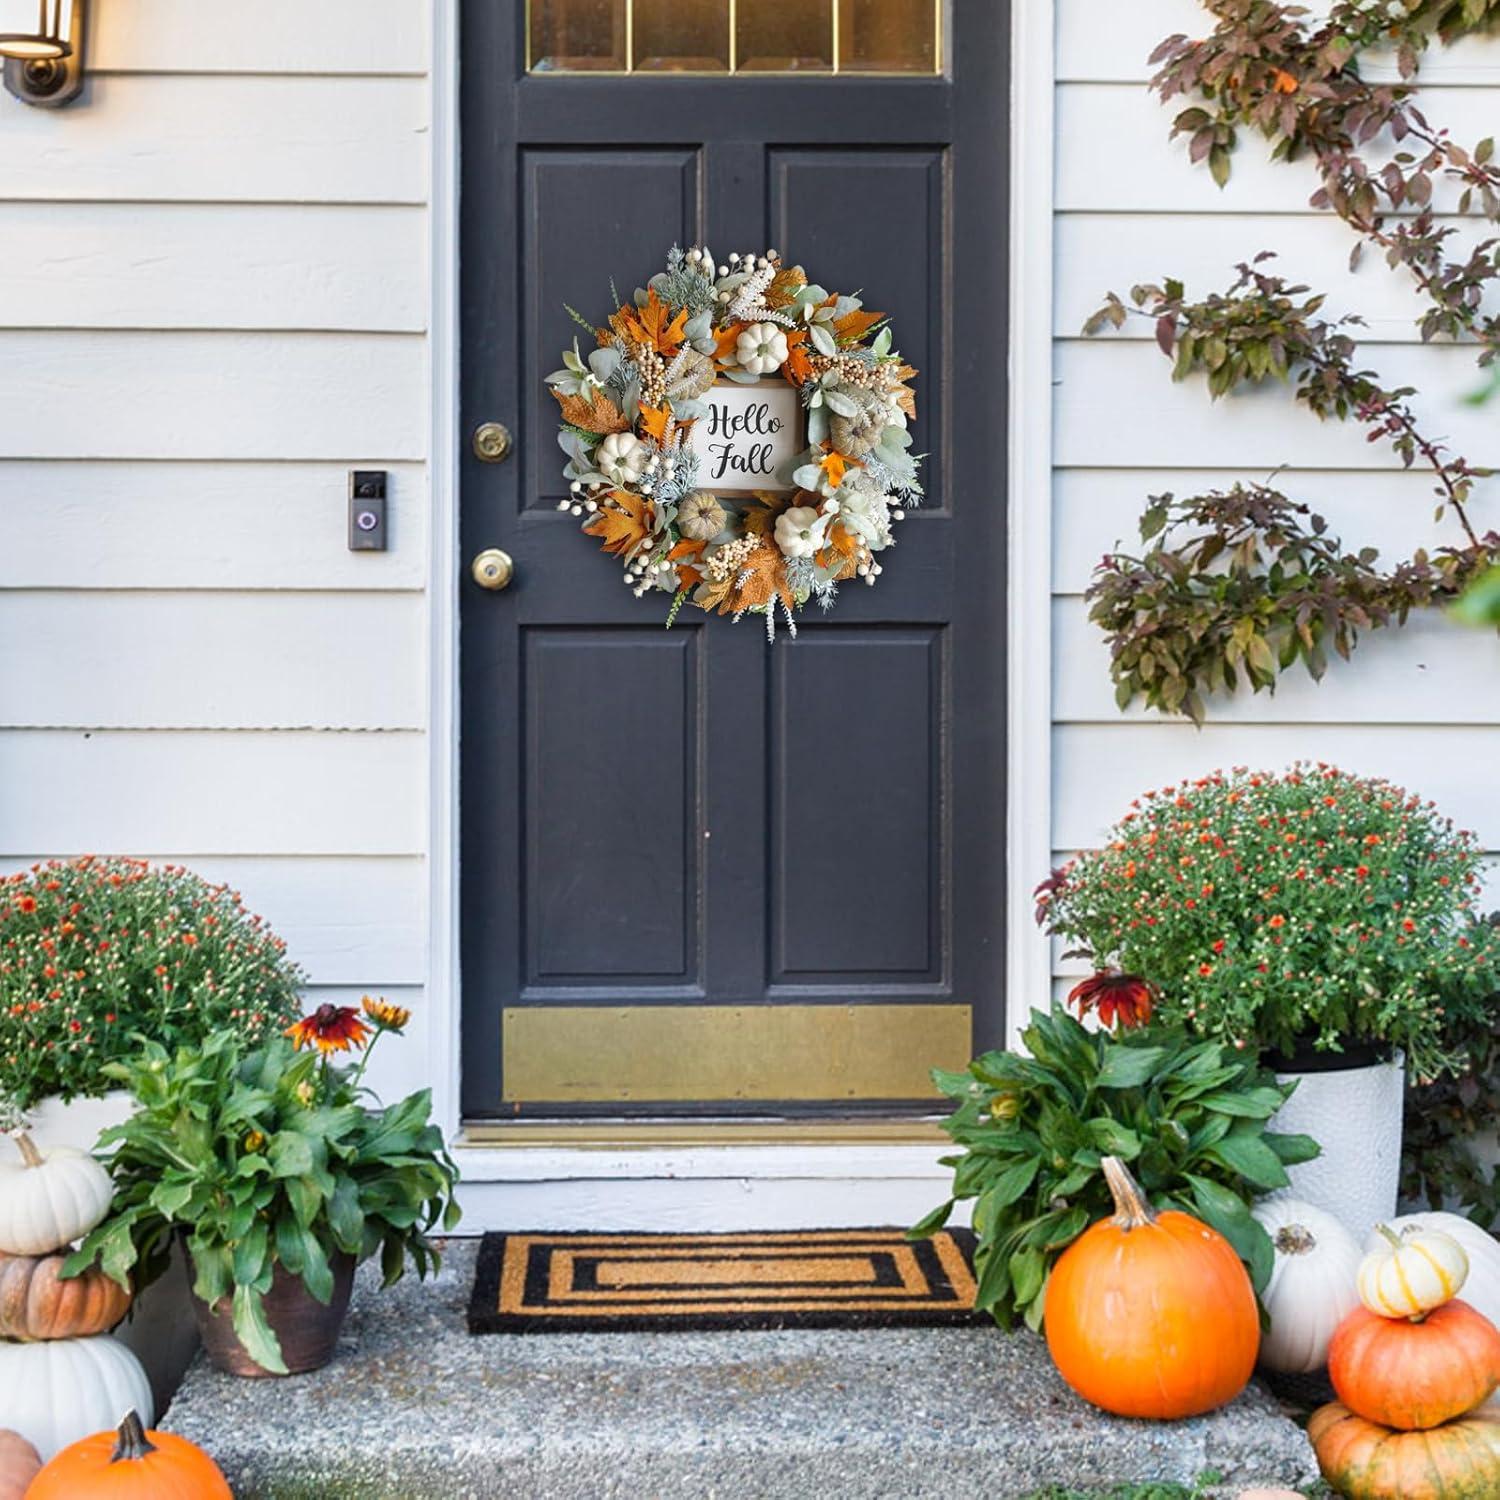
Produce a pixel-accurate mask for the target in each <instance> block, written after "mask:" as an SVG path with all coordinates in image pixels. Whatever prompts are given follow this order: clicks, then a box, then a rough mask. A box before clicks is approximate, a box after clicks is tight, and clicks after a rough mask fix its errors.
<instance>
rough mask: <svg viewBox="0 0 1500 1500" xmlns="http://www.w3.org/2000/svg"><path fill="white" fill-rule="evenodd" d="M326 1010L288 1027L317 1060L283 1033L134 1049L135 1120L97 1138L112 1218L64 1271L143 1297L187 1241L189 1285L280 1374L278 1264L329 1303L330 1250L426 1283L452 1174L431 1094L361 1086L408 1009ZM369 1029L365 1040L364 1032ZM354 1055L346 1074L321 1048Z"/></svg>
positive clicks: (121, 1066)
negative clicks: (390, 1096) (396, 1099)
mask: <svg viewBox="0 0 1500 1500" xmlns="http://www.w3.org/2000/svg"><path fill="white" fill-rule="evenodd" d="M365 1011H366V1015H367V1016H368V1017H369V1022H370V1024H369V1025H367V1023H366V1022H365V1021H364V1020H361V1019H360V1018H359V1016H358V1014H357V1012H355V1011H354V1010H353V1009H352V1008H351V1007H334V1006H325V1007H323V1008H322V1009H321V1010H320V1011H318V1012H317V1013H316V1014H315V1015H313V1016H310V1017H308V1018H307V1019H306V1020H304V1021H303V1022H301V1023H299V1024H298V1026H297V1027H296V1028H293V1030H294V1031H295V1032H296V1033H297V1036H298V1040H299V1041H305V1042H307V1043H308V1044H309V1045H310V1046H311V1047H313V1048H314V1049H315V1050H309V1051H299V1050H297V1047H296V1046H295V1045H294V1043H293V1041H292V1040H290V1039H289V1038H287V1037H277V1038H275V1039H274V1040H272V1041H270V1042H268V1043H266V1044H265V1045H264V1046H261V1047H257V1048H255V1049H253V1050H250V1051H248V1052H247V1051H245V1050H244V1049H243V1047H242V1045H241V1043H240V1041H239V1039H237V1038H235V1037H233V1036H230V1035H221V1036H215V1037H211V1038H209V1039H208V1040H207V1041H205V1042H204V1043H202V1045H201V1046H195V1047H185V1048H181V1049H179V1050H178V1051H177V1052H176V1053H175V1054H173V1053H171V1052H169V1051H168V1050H167V1049H166V1048H165V1047H163V1046H161V1045H160V1044H159V1043H157V1042H152V1041H144V1042H143V1045H142V1049H141V1051H140V1053H139V1055H138V1056H137V1057H136V1058H135V1059H134V1060H132V1061H130V1062H128V1063H111V1064H110V1065H109V1066H108V1068H107V1070H106V1071H107V1073H108V1074H109V1076H110V1077H111V1078H114V1079H116V1080H118V1081H119V1082H120V1083H121V1084H124V1085H125V1086H126V1087H128V1088H130V1089H131V1091H132V1092H133V1093H134V1094H135V1096H136V1098H137V1099H138V1100H139V1101H140V1106H141V1107H140V1108H139V1110H138V1111H137V1112H136V1113H135V1114H134V1115H133V1116H132V1117H131V1118H130V1119H129V1120H127V1121H126V1122H125V1124H123V1125H121V1126H118V1127H116V1128H114V1129H111V1130H108V1131H106V1132H105V1133H104V1135H103V1136H102V1137H101V1146H102V1147H103V1148H104V1149H105V1151H106V1153H107V1155H106V1161H107V1164H108V1166H109V1169H110V1172H111V1174H112V1175H113V1177H114V1180H115V1199H114V1205H113V1208H112V1210H111V1213H110V1216H109V1217H108V1218H107V1219H106V1220H105V1221H104V1222H103V1223H102V1224H101V1225H99V1227H98V1228H97V1229H95V1230H94V1231H93V1232H92V1233H91V1234H89V1235H88V1236H87V1237H86V1238H85V1239H84V1241H83V1243H82V1245H81V1246H80V1247H79V1249H78V1250H77V1252H75V1253H74V1254H73V1255H72V1256H71V1257H70V1258H69V1260H68V1263H67V1266H66V1268H65V1274H67V1275H78V1274H80V1273H81V1272H83V1271H84V1270H86V1269H87V1268H88V1267H89V1266H92V1265H94V1264H96V1263H97V1264H98V1265H100V1266H101V1267H102V1268H103V1269H104V1270H105V1272H106V1273H107V1274H108V1275H110V1276H111V1277H113V1278H114V1279H115V1280H116V1281H118V1282H120V1283H121V1284H122V1285H128V1284H129V1283H130V1282H131V1280H132V1278H133V1279H134V1281H135V1284H136V1287H137V1289H139V1288H140V1287H141V1286H144V1285H148V1284H149V1283H150V1282H151V1281H153V1280H154V1279H155V1278H156V1277H157V1276H159V1275H160V1274H161V1273H162V1271H163V1270H165V1269H166V1265H167V1260H168V1256H169V1253H170V1250H171V1247H172V1243H173V1241H174V1240H175V1239H177V1238H179V1237H180V1238H181V1239H182V1240H183V1241H184V1242H185V1244H186V1248H187V1252H188V1255H189V1257H190V1259H191V1262H192V1268H193V1276H194V1283H193V1290H194V1291H195V1292H196V1293H197V1295H198V1296H199V1297H200V1298H202V1300H203V1301H204V1302H206V1303H207V1304H208V1305H209V1306H210V1307H218V1306H219V1305H220V1304H221V1303H224V1302H225V1301H228V1302H230V1303H231V1305H232V1309H233V1318H234V1329H235V1333H236V1334H237V1335H238V1337H239V1339H240V1342H241V1343H242V1344H243V1345H244V1346H245V1348H246V1349H247V1350H248V1351H249V1353H250V1354H251V1356H252V1357H253V1358H254V1359H255V1361H256V1362H257V1363H258V1364H260V1365H262V1366H263V1367H264V1368H266V1369H268V1370H273V1371H277V1372H283V1373H284V1372H285V1369H286V1366H285V1363H284V1362H283V1360H282V1355H281V1347H280V1343H279V1341H278V1340H277V1338H276V1335H275V1333H274V1332H273V1330H272V1329H271V1327H270V1325H269V1323H268V1322H267V1319H266V1314H265V1308H264V1305H263V1298H264V1296H265V1294H266V1292H267V1291H269V1290H270V1287H271V1281H272V1276H273V1273H274V1271H275V1268H276V1267H277V1266H278V1265H280V1266H282V1267H284V1268H285V1269H286V1271H288V1272H290V1273H291V1274H293V1275H295V1276H298V1277H300V1278H301V1280H302V1282H303V1284H304V1285H305V1286H306V1288H307V1290H308V1292H309V1293H311V1295H312V1296H313V1297H315V1298H316V1299H317V1300H318V1301H319V1302H322V1303H324V1304H325V1305H326V1304H327V1303H328V1302H329V1301H330V1300H331V1298H332V1296H333V1291H334V1269H333V1260H334V1258H335V1257H336V1256H338V1255H347V1256H352V1257H354V1259H355V1260H356V1261H364V1260H367V1259H369V1258H371V1257H372V1256H374V1255H376V1254H378V1255H379V1256H380V1260H381V1266H382V1269H383V1271H384V1276H385V1284H386V1285H387V1286H389V1285H391V1284H393V1283H394V1282H396V1281H398V1280H400V1278H401V1276H402V1275H403V1274H404V1272H405V1269H406V1263H407V1260H408V1258H409V1259H410V1260H411V1261H412V1263H413V1264H414V1265H415V1267H416V1270H417V1273H418V1274H419V1275H420V1276H424V1277H425V1276H426V1275H427V1274H428V1273H429V1272H431V1271H435V1270H436V1269H437V1267H438V1264H439V1256H438V1252H437V1250H436V1248H435V1247H434V1246H433V1244H432V1241H431V1240H430V1238H429V1235H430V1234H431V1233H432V1232H433V1231H434V1230H436V1229H438V1228H439V1227H441V1228H442V1229H444V1230H447V1229H452V1228H453V1227H454V1226H455V1225H456V1224H457V1222H458V1217H459V1213H458V1207H457V1204H456V1203H455V1201H454V1198H453V1190H454V1187H455V1184H456V1182H457V1171H456V1169H455V1167H454V1165H453V1162H452V1159H451V1158H450V1157H449V1155H448V1153H447V1151H446V1150H445V1148H444V1146H443V1140H442V1135H441V1133H440V1132H439V1131H438V1129H437V1127H436V1126H435V1125H433V1124H432V1122H431V1118H430V1116H431V1096H430V1093H429V1092H428V1091H427V1090H425V1089H424V1090H422V1091H421V1092H419V1093H415V1094H412V1095H410V1096H409V1097H408V1098H406V1099H403V1100H402V1101H401V1102H400V1103H399V1104H393V1105H391V1106H389V1107H385V1108H382V1107H380V1106H379V1104H378V1103H377V1102H376V1101H374V1100H373V1098H372V1096H370V1095H369V1093H368V1091H367V1090H366V1089H364V1087H363V1085H362V1079H363V1076H364V1070H365V1066H366V1064H367V1063H368V1061H369V1049H370V1047H371V1046H373V1044H374V1042H375V1041H376V1040H378V1038H379V1036H380V1035H381V1034H383V1033H384V1032H385V1031H393V1032H394V1031H399V1030H400V1029H401V1027H402V1026H404V1025H405V1022H406V1019H407V1017H406V1014H405V1012H403V1011H401V1010H399V1009H397V1008H396V1007H393V1006H388V1005H385V1004H384V1002H379V1001H369V1002H367V1003H366V1006H365ZM371 1025H373V1028H374V1035H373V1036H372V1035H371ZM354 1046H363V1047H364V1053H363V1056H362V1057H361V1058H360V1059H359V1061H358V1063H357V1064H355V1065H353V1066H339V1065H336V1064H335V1063H333V1062H332V1061H331V1060H330V1055H329V1054H330V1053H332V1052H335V1051H341V1050H347V1049H348V1048H350V1047H354Z"/></svg>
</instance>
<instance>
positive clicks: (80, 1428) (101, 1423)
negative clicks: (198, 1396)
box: [0, 1334, 156, 1462]
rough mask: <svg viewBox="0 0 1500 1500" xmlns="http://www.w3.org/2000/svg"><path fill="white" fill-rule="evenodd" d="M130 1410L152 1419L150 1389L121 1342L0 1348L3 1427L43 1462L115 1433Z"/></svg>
mask: <svg viewBox="0 0 1500 1500" xmlns="http://www.w3.org/2000/svg"><path fill="white" fill-rule="evenodd" d="M132 1408H134V1409H135V1410H136V1411H138V1412H139V1413H140V1414H141V1422H142V1425H143V1426H146V1427H149V1426H151V1425H152V1423H153V1422H154V1421H155V1417H156V1408H155V1407H154V1405H153V1404H152V1401H151V1383H150V1381H148V1380H147V1379H146V1372H145V1371H144V1370H143V1369H142V1368H141V1364H140V1361H139V1360H138V1359H137V1358H136V1357H135V1355H133V1354H132V1353H131V1352H130V1350H129V1349H127V1348H126V1347H125V1346H124V1344H122V1343H121V1342H120V1341H119V1340H118V1339H114V1338H111V1337H110V1336H109V1335H108V1334H101V1335H100V1336H99V1337H98V1338H91V1339H56V1340H54V1341H53V1342H51V1343H40V1344H9V1343H4V1342H0V1427H8V1428H10V1429H11V1430H12V1431H14V1432H19V1433H20V1434H21V1436H22V1437H24V1438H25V1439H26V1440H27V1442H29V1443H31V1444H32V1446H33V1447H35V1449H36V1450H37V1452H38V1453H40V1454H41V1455H42V1459H43V1461H44V1462H45V1461H46V1460H48V1459H50V1458H52V1456H53V1455H54V1454H56V1453H58V1452H60V1451H61V1450H62V1449H64V1448H66V1447H67V1446H68V1444H69V1443H76V1442H77V1441H78V1439H79V1438H85V1437H88V1436H89V1435H90V1433H95V1432H103V1431H106V1430H108V1429H109V1428H111V1427H118V1426H119V1425H120V1422H121V1421H122V1420H123V1418H124V1416H125V1414H126V1413H127V1412H128V1411H130V1410H131V1409H132Z"/></svg>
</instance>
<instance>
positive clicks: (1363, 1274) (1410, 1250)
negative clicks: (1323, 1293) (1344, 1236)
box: [1359, 1224, 1469, 1318]
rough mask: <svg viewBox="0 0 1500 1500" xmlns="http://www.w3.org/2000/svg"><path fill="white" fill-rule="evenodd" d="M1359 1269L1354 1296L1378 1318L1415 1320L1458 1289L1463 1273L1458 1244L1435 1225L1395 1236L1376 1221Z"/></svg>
mask: <svg viewBox="0 0 1500 1500" xmlns="http://www.w3.org/2000/svg"><path fill="white" fill-rule="evenodd" d="M1370 1241H1371V1245H1372V1247H1373V1248H1371V1249H1369V1250H1367V1251H1366V1252H1365V1258H1364V1260H1363V1261H1361V1262H1360V1267H1359V1300H1360V1301H1361V1302H1363V1303H1364V1305H1365V1306H1366V1307H1367V1308H1369V1309H1370V1311H1371V1312H1372V1313H1376V1314H1378V1315H1379V1316H1380V1317H1382V1318H1418V1317H1421V1315H1422V1314H1423V1313H1425V1312H1431V1311H1432V1309H1433V1308H1435V1307H1441V1306H1442V1305H1443V1304H1444V1303H1445V1302H1451V1301H1452V1300H1453V1299H1454V1298H1455V1297H1456V1296H1458V1294H1459V1292H1460V1291H1461V1290H1462V1288H1463V1285H1464V1282H1465V1280H1466V1279H1467V1278H1468V1275H1469V1257H1468V1256H1467V1255H1466V1254H1465V1253H1464V1247H1463V1246H1462V1245H1460V1244H1459V1243H1458V1241H1457V1240H1456V1239H1454V1238H1453V1236H1452V1235H1451V1234H1445V1233H1444V1232H1443V1231H1442V1230H1441V1229H1409V1230H1407V1232H1406V1233H1405V1234H1398V1233H1397V1232H1396V1231H1395V1230H1393V1229H1391V1228H1390V1226H1389V1225H1386V1224H1377V1225H1376V1226H1375V1232H1374V1233H1373V1234H1372V1235H1371V1237H1370Z"/></svg>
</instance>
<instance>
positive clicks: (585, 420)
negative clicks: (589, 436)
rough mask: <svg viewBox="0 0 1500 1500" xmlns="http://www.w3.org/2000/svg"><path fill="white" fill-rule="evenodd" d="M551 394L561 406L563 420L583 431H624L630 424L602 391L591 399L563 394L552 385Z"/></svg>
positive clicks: (597, 392)
mask: <svg viewBox="0 0 1500 1500" xmlns="http://www.w3.org/2000/svg"><path fill="white" fill-rule="evenodd" d="M552 394H553V395H554V396H556V397H557V404H558V405H559V406H560V407H562V418H563V421H564V422H567V423H568V424H569V425H571V426H573V427H581V428H583V430H584V431H585V432H599V433H609V432H624V431H625V430H626V429H627V428H628V427H629V426H630V419H629V418H628V417H627V416H626V415H625V413H624V412H622V411H621V410H620V408H619V407H618V406H616V405H615V403H614V402H613V401H611V400H610V399H609V397H608V396H606V395H605V394H604V392H603V391H596V392H595V393H594V399H593V400H592V401H586V400H585V399H584V398H583V397H582V396H565V395H563V393H562V392H561V391H560V390H558V389H557V387H556V386H553V387H552Z"/></svg>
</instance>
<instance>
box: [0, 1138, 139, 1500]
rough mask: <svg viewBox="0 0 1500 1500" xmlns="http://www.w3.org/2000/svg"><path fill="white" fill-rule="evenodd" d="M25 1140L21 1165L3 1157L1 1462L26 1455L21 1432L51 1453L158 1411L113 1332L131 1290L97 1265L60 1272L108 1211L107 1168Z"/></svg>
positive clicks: (0, 1490)
mask: <svg viewBox="0 0 1500 1500" xmlns="http://www.w3.org/2000/svg"><path fill="white" fill-rule="evenodd" d="M16 1144H17V1146H18V1147H19V1151H20V1160H19V1162H17V1161H7V1162H0V1459H3V1457H4V1456H5V1455H7V1454H8V1455H10V1456H11V1457H12V1458H14V1459H17V1460H18V1461H19V1460H24V1453H23V1452H22V1451H21V1449H20V1448H19V1447H18V1446H17V1444H16V1443H15V1442H14V1440H13V1437H12V1435H19V1437H20V1438H21V1439H24V1441H25V1442H26V1443H28V1444H30V1445H31V1447H33V1448H34V1449H35V1450H36V1451H37V1453H39V1454H40V1456H41V1457H42V1458H43V1459H48V1458H51V1457H52V1455H53V1454H55V1453H57V1452H58V1451H59V1450H60V1449H62V1448H65V1447H67V1446H68V1444H70V1443H72V1442H75V1441H76V1440H78V1439H79V1438H83V1437H86V1436H88V1435H89V1434H91V1433H94V1432H96V1431H98V1430H99V1429H100V1428H113V1427H114V1426H115V1425H116V1424H117V1423H118V1422H119V1421H120V1420H121V1418H122V1417H124V1416H125V1414H126V1413H127V1412H129V1411H132V1410H135V1411H139V1412H142V1413H144V1414H145V1416H146V1419H147V1423H148V1424H149V1422H150V1419H151V1415H152V1410H153V1408H152V1403H151V1387H150V1385H149V1384H148V1382H147V1380H146V1373H145V1371H144V1370H142V1369H141V1366H140V1362H139V1361H138V1360H137V1359H136V1357H135V1355H133V1354H132V1353H131V1352H130V1350H128V1349H127V1348H126V1347H125V1346H124V1345H123V1344H122V1343H120V1342H119V1341H118V1340H117V1339H114V1338H111V1337H110V1336H109V1330H110V1329H111V1328H113V1327H114V1326H115V1325H116V1324H117V1323H118V1322H119V1321H120V1319H121V1318H122V1317H124V1315H125V1312H126V1310H127V1309H128V1307H129V1305H130V1295H129V1293H127V1292H125V1291H124V1290H122V1289H121V1288H120V1287H119V1286H118V1285H117V1284H116V1283H115V1282H113V1281H111V1280H110V1279H109V1277H107V1276H106V1275H105V1274H104V1273H103V1272H102V1271H99V1270H91V1271H88V1272H85V1273H84V1274H83V1275H82V1276H79V1277H77V1278H75V1279H73V1280H68V1281H64V1280H63V1279H62V1276H61V1272H62V1268H63V1263H64V1262H65V1261H66V1259H67V1254H68V1250H69V1247H70V1246H71V1245H72V1243H73V1241H74V1240H77V1239H79V1238H81V1237H82V1236H83V1235H85V1234H87V1233H88V1232H89V1231H90V1230H91V1229H93V1228H94V1227H95V1226H96V1225H97V1224H99V1223H100V1222H102V1220H103V1219H104V1217H105V1215H106V1214H107V1213H108V1212H109V1206H110V1200H111V1199H112V1198H113V1196H114V1185H113V1183H112V1182H111V1181H110V1178H109V1174H108V1173H107V1172H106V1171H105V1170H104V1168H103V1167H102V1166H100V1165H99V1163H98V1162H97V1161H95V1160H94V1158H93V1157H92V1156H90V1155H89V1154H88V1153H87V1152H85V1151H76V1150H73V1149H72V1148H70V1147H66V1146H56V1147H52V1148H50V1149H48V1150H45V1151H43V1150H39V1149H38V1148H37V1147H36V1146H35V1145H34V1144H33V1143H32V1141H31V1140H30V1139H29V1138H28V1137H27V1136H25V1135H21V1136H18V1137H16ZM6 1429H8V1430H9V1432H8V1433H7V1431H6ZM5 1445H8V1446H5ZM6 1472H13V1470H12V1469H11V1467H10V1465H9V1464H3V1463H0V1497H3V1496H4V1495H5V1494H6V1493H7V1492H6V1490H5V1488H4V1484H5V1480H4V1474H5V1473H6Z"/></svg>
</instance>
